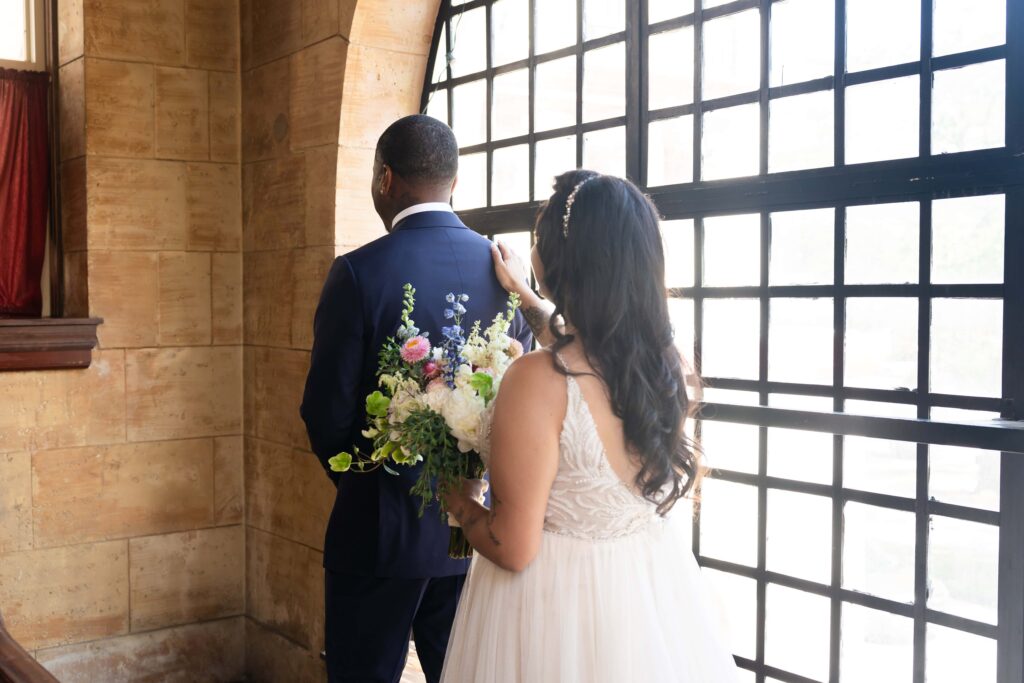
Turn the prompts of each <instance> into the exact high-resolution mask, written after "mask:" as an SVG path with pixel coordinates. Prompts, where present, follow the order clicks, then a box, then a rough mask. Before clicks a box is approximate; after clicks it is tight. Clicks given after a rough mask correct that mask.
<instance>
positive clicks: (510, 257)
mask: <svg viewBox="0 0 1024 683" xmlns="http://www.w3.org/2000/svg"><path fill="white" fill-rule="evenodd" d="M491 256H492V257H493V258H494V274H495V275H496V276H497V277H498V282H500V283H501V286H502V287H504V288H505V290H506V291H508V292H511V293H514V294H518V295H519V300H520V302H521V304H520V306H519V310H520V312H522V314H523V318H525V319H526V322H527V324H528V325H529V326H530V329H531V330H532V331H533V336H534V338H536V339H537V343H538V344H540V345H541V346H551V345H552V344H554V343H555V338H554V335H552V334H551V328H550V327H549V321H550V320H551V316H552V314H554V311H555V306H554V304H552V303H551V302H549V301H545V300H544V299H543V298H541V297H540V296H539V295H538V294H537V293H536V292H535V291H533V290H532V289H531V288H530V284H529V281H528V276H527V271H526V266H525V265H524V264H523V263H522V261H521V260H520V259H519V257H518V256H516V254H515V252H513V251H512V250H510V249H509V248H508V247H507V246H506V245H504V244H502V243H500V242H498V243H496V244H493V245H492V246H491ZM560 321H561V319H559V322H560Z"/></svg>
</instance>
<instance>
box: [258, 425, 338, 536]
mask: <svg viewBox="0 0 1024 683" xmlns="http://www.w3.org/2000/svg"><path fill="white" fill-rule="evenodd" d="M336 493H337V489H335V487H334V484H333V483H331V480H330V479H328V477H327V475H326V474H325V473H324V470H323V468H322V467H321V466H320V461H319V460H317V458H316V456H315V455H313V454H312V453H310V452H309V451H302V450H299V449H297V448H291V447H288V446H280V445H278V444H275V443H270V442H269V441H262V440H260V439H248V440H246V444H245V497H246V505H245V513H246V523H247V524H248V525H249V526H252V527H256V528H258V529H262V530H264V531H269V532H271V533H273V534H276V535H278V536H283V537H285V538H288V539H291V540H293V541H298V542H299V543H302V544H303V545H307V546H309V547H311V548H316V549H321V550H322V549H323V544H324V531H325V530H326V528H327V520H328V518H329V517H330V514H331V508H332V507H333V505H334V498H335V495H336Z"/></svg>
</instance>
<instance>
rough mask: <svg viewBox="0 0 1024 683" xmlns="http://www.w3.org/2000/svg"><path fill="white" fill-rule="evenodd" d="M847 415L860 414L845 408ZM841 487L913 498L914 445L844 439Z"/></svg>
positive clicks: (900, 442) (867, 439)
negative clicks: (848, 413)
mask: <svg viewBox="0 0 1024 683" xmlns="http://www.w3.org/2000/svg"><path fill="white" fill-rule="evenodd" d="M882 405H885V404H882ZM846 412H850V413H853V412H859V411H855V410H852V409H850V408H847V411H846ZM887 417H888V416H887ZM891 417H900V416H899V415H891ZM906 417H914V415H913V414H911V415H908V416H906ZM843 486H844V487H845V488H848V489H854V490H857V491H871V492H872V493H886V494H889V495H890V496H902V497H904V498H913V497H914V494H915V492H916V487H917V444H916V443H910V442H908V441H889V440H887V439H871V438H868V437H864V436H847V437H843Z"/></svg>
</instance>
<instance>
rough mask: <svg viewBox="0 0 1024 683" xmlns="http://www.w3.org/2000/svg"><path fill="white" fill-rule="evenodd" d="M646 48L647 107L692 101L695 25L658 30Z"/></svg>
mask: <svg viewBox="0 0 1024 683" xmlns="http://www.w3.org/2000/svg"><path fill="white" fill-rule="evenodd" d="M647 50H648V62H647V64H648V74H647V82H648V86H647V87H648V95H647V108H648V109H649V110H651V111H654V110H655V109H664V108H665V107H674V106H677V105H680V104H689V103H690V102H693V27H692V26H686V27H683V28H680V29H676V30H674V31H666V32H664V33H656V34H654V35H653V36H651V37H650V38H649V39H648V43H647Z"/></svg>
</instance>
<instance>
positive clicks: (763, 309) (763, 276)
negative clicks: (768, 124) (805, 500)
mask: <svg viewBox="0 0 1024 683" xmlns="http://www.w3.org/2000/svg"><path fill="white" fill-rule="evenodd" d="M762 21H763V19H762ZM764 130H765V129H764V126H763V122H762V133H763V132H764ZM761 151H762V153H763V152H764V151H765V147H764V146H763V144H762V149H761ZM764 160H765V161H767V157H766V156H765V157H764ZM760 218H761V235H760V239H761V254H760V261H761V263H760V271H761V272H760V287H759V289H760V292H759V297H758V298H759V301H758V303H759V307H760V332H761V339H760V345H759V347H758V378H757V384H758V402H759V403H760V404H761V405H762V406H767V405H768V350H769V348H768V345H769V344H770V343H771V339H770V338H769V329H770V324H771V310H770V300H769V298H768V269H769V257H770V254H771V224H770V221H769V218H768V213H767V212H762V213H761V214H760ZM767 478H768V428H767V427H764V426H762V427H759V428H758V438H757V568H758V569H759V570H761V571H763V572H767V568H768V567H767V565H768V484H767ZM767 594H768V586H767V581H766V580H764V579H760V580H758V582H757V661H758V664H759V665H760V667H759V668H760V670H759V671H758V672H757V676H758V678H759V679H762V677H763V675H764V666H765V637H766V629H767V619H766V615H767V604H766V603H767Z"/></svg>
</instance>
